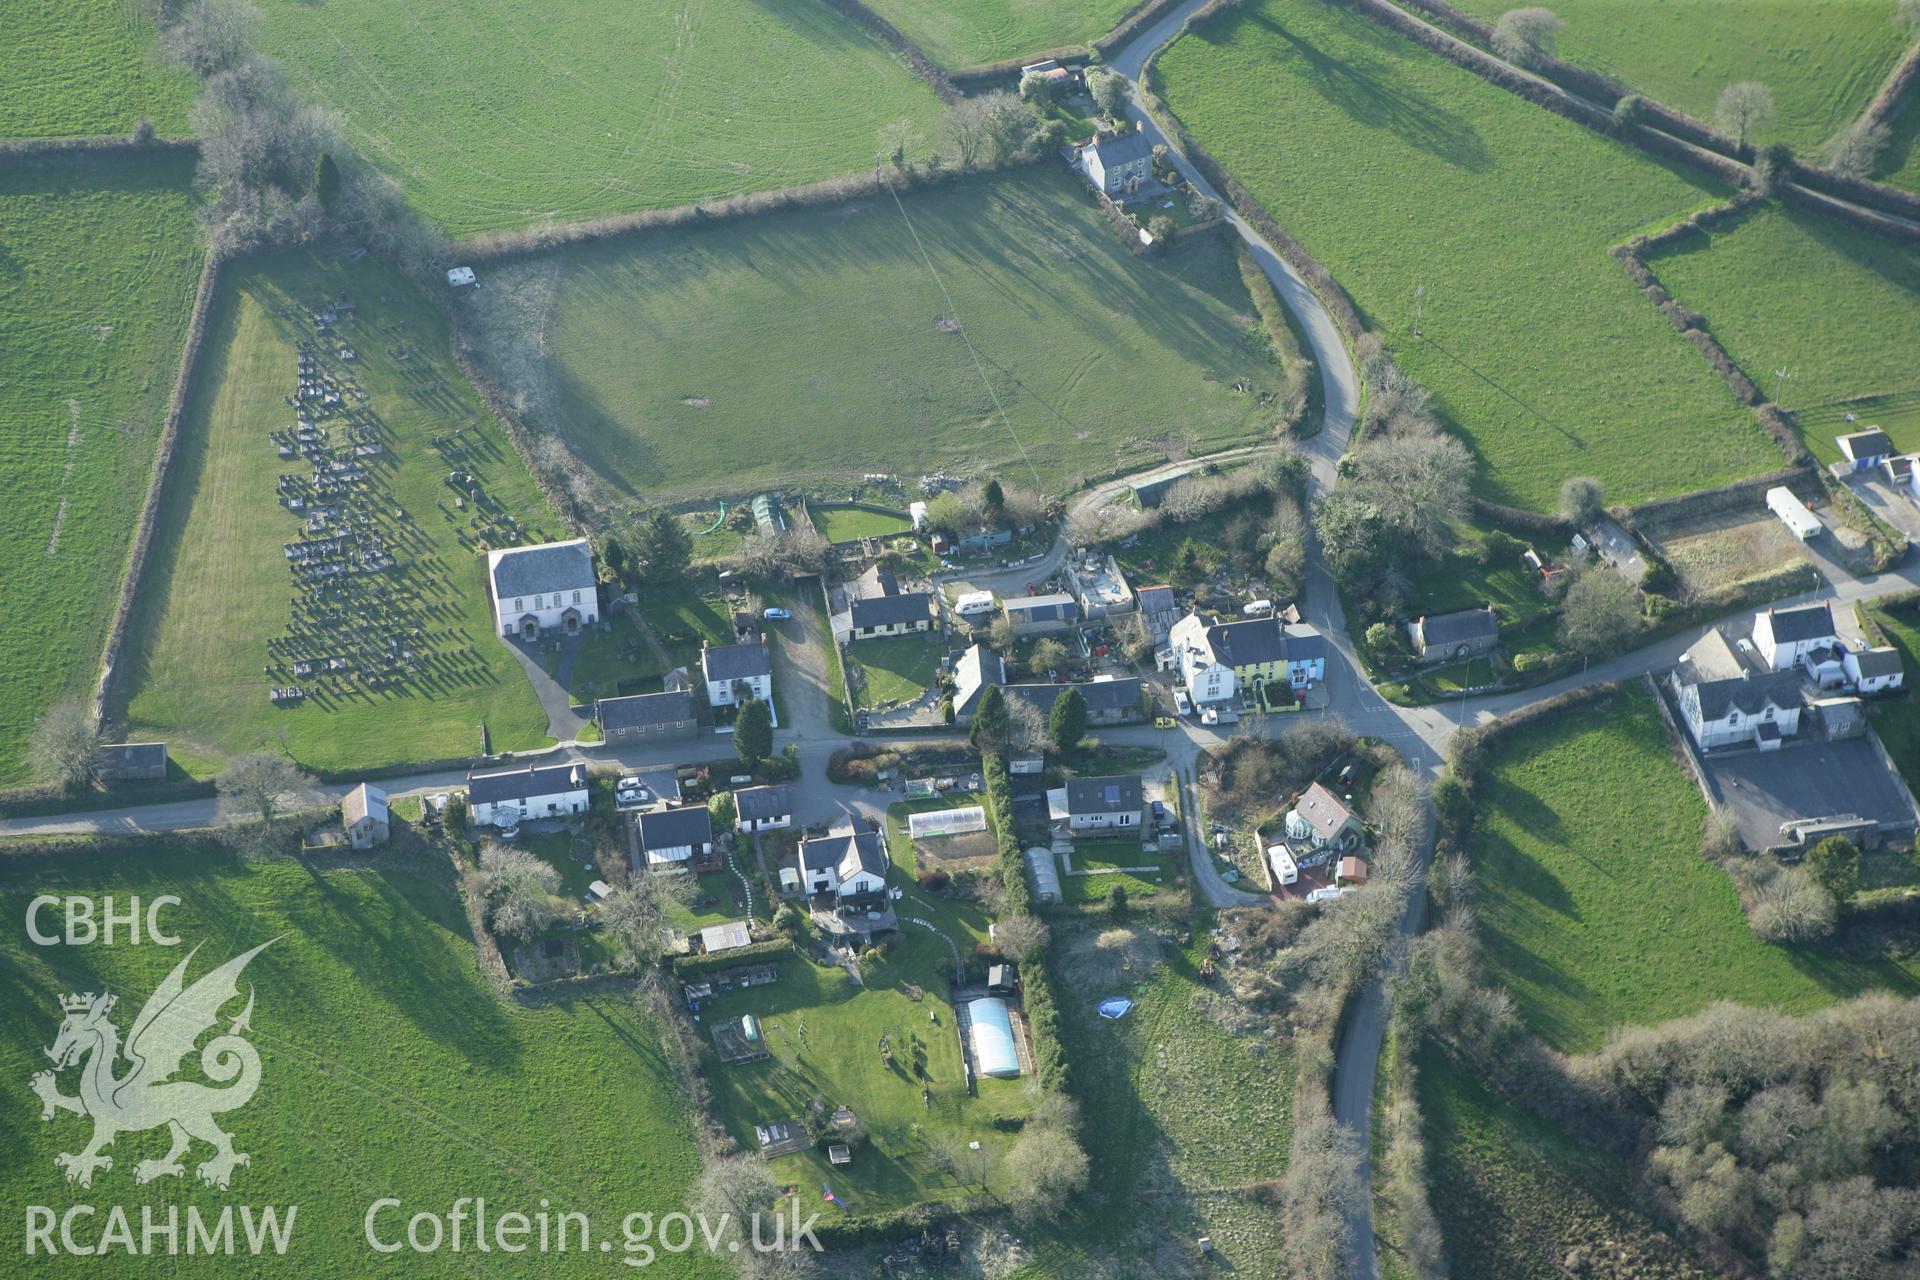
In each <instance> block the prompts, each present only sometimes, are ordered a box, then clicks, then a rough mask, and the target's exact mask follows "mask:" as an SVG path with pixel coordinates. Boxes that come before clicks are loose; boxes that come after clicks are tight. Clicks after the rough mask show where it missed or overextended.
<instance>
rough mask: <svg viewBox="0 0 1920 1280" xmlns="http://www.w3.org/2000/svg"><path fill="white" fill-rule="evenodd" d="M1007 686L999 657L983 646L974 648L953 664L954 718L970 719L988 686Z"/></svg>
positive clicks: (1004, 664)
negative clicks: (975, 705) (964, 717)
mask: <svg viewBox="0 0 1920 1280" xmlns="http://www.w3.org/2000/svg"><path fill="white" fill-rule="evenodd" d="M1006 682H1007V664H1006V663H1004V662H1002V661H1001V660H1000V655H999V654H997V653H995V652H994V651H993V650H991V649H989V648H987V647H986V646H985V645H982V644H976V645H973V646H971V647H969V648H968V649H967V651H966V652H965V653H963V654H961V655H960V660H959V661H958V662H956V663H954V664H953V711H954V714H955V715H961V716H964V715H971V714H972V713H973V708H974V704H975V703H976V702H978V701H979V700H980V695H981V694H982V693H984V692H986V688H987V686H988V685H991V684H1005V683H1006Z"/></svg>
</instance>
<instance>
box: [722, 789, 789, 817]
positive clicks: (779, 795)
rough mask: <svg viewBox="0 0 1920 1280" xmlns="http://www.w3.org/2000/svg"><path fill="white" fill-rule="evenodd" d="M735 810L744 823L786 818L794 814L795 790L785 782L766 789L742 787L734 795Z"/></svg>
mask: <svg viewBox="0 0 1920 1280" xmlns="http://www.w3.org/2000/svg"><path fill="white" fill-rule="evenodd" d="M733 808H734V812H736V813H738V814H739V815H740V821H742V822H765V821H766V820H767V819H769V818H785V817H788V816H790V815H791V814H792V813H793V790H792V788H790V787H788V786H787V784H786V783H784V782H774V783H769V784H768V785H766V786H764V787H742V788H741V789H740V790H738V791H736V792H734V793H733Z"/></svg>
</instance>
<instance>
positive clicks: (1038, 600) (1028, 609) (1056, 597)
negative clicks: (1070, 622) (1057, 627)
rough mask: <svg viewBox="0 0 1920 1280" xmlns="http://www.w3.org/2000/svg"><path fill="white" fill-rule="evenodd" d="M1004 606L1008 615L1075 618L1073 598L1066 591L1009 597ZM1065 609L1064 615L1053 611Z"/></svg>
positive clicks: (1003, 602)
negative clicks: (1022, 614)
mask: <svg viewBox="0 0 1920 1280" xmlns="http://www.w3.org/2000/svg"><path fill="white" fill-rule="evenodd" d="M1002 604H1003V605H1004V606H1005V608H1006V611H1007V612H1008V613H1024V614H1027V615H1029V616H1030V617H1034V618H1044V617H1053V616H1059V617H1063V618H1071V617H1073V611H1074V603H1073V597H1072V596H1070V595H1068V594H1067V593H1066V592H1064V591H1055V592H1052V593H1051V594H1048V595H1044V596H1008V597H1007V598H1006V599H1005V600H1004V601H1002ZM1063 608H1064V609H1065V612H1064V613H1060V614H1057V615H1056V614H1055V613H1053V612H1051V611H1053V610H1059V609H1063Z"/></svg>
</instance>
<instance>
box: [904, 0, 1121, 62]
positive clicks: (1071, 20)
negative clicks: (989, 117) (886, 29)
mask: <svg viewBox="0 0 1920 1280" xmlns="http://www.w3.org/2000/svg"><path fill="white" fill-rule="evenodd" d="M1140 3H1141V0H874V4H873V8H874V9H875V10H876V11H877V12H878V13H879V14H880V16H881V17H883V18H885V19H887V20H888V21H889V22H891V23H893V25H894V26H896V27H898V28H899V29H900V33H901V34H902V35H904V36H906V38H907V39H909V40H911V41H913V43H914V44H915V45H917V46H918V47H919V49H920V52H922V53H924V54H926V55H927V56H928V57H929V58H931V59H933V60H934V61H935V62H937V63H939V64H940V65H941V66H943V67H973V66H979V65H980V64H981V63H983V62H999V61H1001V60H1002V59H1004V58H1018V57H1020V56H1022V55H1023V54H1029V53H1039V52H1041V51H1043V50H1046V49H1058V48H1061V47H1062V46H1065V45H1070V44H1091V43H1092V42H1093V41H1094V40H1095V39H1097V38H1099V37H1100V36H1103V35H1105V34H1107V32H1109V31H1111V30H1113V28H1114V27H1116V26H1118V25H1119V24H1120V20H1121V19H1122V18H1124V17H1126V16H1127V14H1129V13H1131V12H1132V11H1133V10H1135V9H1137V8H1139V7H1140Z"/></svg>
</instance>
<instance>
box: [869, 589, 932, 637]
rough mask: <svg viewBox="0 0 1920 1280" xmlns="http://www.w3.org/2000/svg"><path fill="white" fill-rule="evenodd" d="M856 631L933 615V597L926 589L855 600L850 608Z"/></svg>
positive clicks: (893, 624) (923, 618)
mask: <svg viewBox="0 0 1920 1280" xmlns="http://www.w3.org/2000/svg"><path fill="white" fill-rule="evenodd" d="M849 612H850V613H851V614H852V616H853V626H854V630H856V631H864V630H866V629H867V628H868V627H890V626H895V625H897V624H899V623H902V622H920V621H923V620H926V619H928V618H931V617H932V616H933V597H932V596H930V595H928V594H927V593H926V592H924V591H908V592H905V593H903V594H901V595H897V596H874V597H872V598H871V599H863V600H855V601H854V602H853V604H852V606H851V608H850V610H849Z"/></svg>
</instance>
